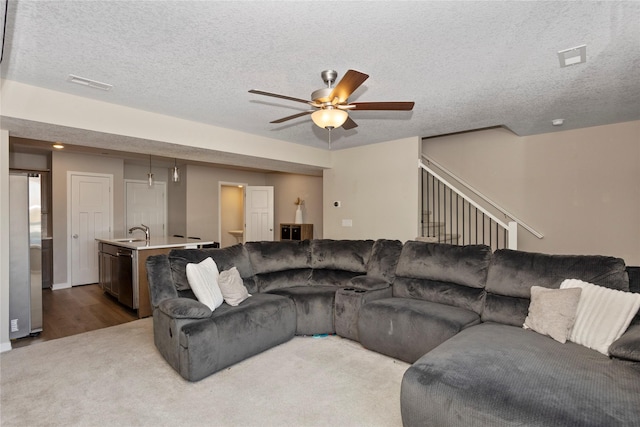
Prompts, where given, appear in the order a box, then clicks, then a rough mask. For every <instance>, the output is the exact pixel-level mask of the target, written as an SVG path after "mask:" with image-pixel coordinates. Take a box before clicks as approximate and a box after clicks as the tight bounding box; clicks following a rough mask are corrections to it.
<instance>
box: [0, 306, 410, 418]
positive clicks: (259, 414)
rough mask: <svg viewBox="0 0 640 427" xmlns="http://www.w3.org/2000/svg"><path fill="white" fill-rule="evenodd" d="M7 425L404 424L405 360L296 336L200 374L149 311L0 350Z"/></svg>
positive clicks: (3, 415)
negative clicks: (160, 338)
mask: <svg viewBox="0 0 640 427" xmlns="http://www.w3.org/2000/svg"><path fill="white" fill-rule="evenodd" d="M0 362H1V365H0V367H1V371H0V394H1V400H0V403H1V406H0V412H1V415H0V424H1V425H2V426H3V427H8V426H45V425H51V426H146V425H149V426H400V425H401V424H402V422H401V418H400V381H401V379H402V374H403V373H404V371H405V370H406V369H407V368H408V366H409V365H408V364H406V363H404V362H400V361H397V360H395V359H391V358H388V357H386V356H382V355H380V354H377V353H374V352H371V351H368V350H365V349H364V348H363V347H362V346H360V344H358V343H356V342H353V341H350V340H347V339H342V338H340V337H337V336H331V337H327V338H311V337H296V338H294V339H293V340H291V341H289V342H287V343H285V344H282V345H280V346H277V347H275V348H272V349H270V350H268V351H266V352H264V353H261V354H259V355H257V356H254V357H252V358H249V359H247V360H245V361H243V362H241V363H239V364H236V365H234V366H232V367H230V368H228V369H226V370H223V371H221V372H218V373H216V374H214V375H212V376H210V377H208V378H205V379H204V380H202V381H200V382H197V383H190V382H188V381H185V380H183V379H182V377H180V376H179V375H178V374H177V373H176V372H175V371H173V369H171V368H170V367H169V365H168V364H167V363H166V362H165V361H164V359H163V358H162V357H161V356H160V354H159V353H158V352H157V350H156V348H155V346H154V345H153V337H152V323H151V319H143V320H136V321H134V322H131V323H127V324H124V325H119V326H114V327H111V328H106V329H101V330H98V331H93V332H88V333H84V334H80V335H74V336H71V337H67V338H62V339H58V340H53V341H46V342H42V343H37V344H32V345H30V346H27V347H23V348H17V349H14V350H11V351H9V352H5V353H3V354H1V355H0Z"/></svg>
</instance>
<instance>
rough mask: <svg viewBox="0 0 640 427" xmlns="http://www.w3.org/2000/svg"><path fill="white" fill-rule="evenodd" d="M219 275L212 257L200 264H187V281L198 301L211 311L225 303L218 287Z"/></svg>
mask: <svg viewBox="0 0 640 427" xmlns="http://www.w3.org/2000/svg"><path fill="white" fill-rule="evenodd" d="M218 275H219V273H218V266H217V265H216V262H215V261H214V260H213V259H212V258H211V257H209V258H207V259H205V260H204V261H202V262H200V263H198V264H195V263H189V264H187V281H188V282H189V286H190V287H191V290H192V291H193V293H194V294H195V295H196V298H198V301H200V302H201V303H203V304H204V305H206V306H207V307H209V308H210V309H211V311H213V310H215V309H216V308H218V307H220V306H221V305H222V303H223V302H224V299H223V297H222V292H220V287H219V286H218Z"/></svg>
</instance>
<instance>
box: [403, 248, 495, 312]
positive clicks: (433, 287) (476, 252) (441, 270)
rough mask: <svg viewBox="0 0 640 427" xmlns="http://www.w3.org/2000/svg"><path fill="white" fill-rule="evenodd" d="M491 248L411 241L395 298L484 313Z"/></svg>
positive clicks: (404, 249) (406, 249) (404, 252)
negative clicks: (415, 299) (418, 300)
mask: <svg viewBox="0 0 640 427" xmlns="http://www.w3.org/2000/svg"><path fill="white" fill-rule="evenodd" d="M490 261H491V249H490V248H489V247H488V246H485V245H467V246H455V245H448V244H442V243H427V242H416V241H408V242H406V243H405V244H404V246H403V248H402V252H401V253H400V259H399V260H398V266H397V268H396V278H395V281H394V282H393V296H394V297H400V298H417V299H423V300H425V301H431V302H436V303H440V304H447V305H452V306H455V307H460V308H465V309H467V310H471V311H474V312H476V313H478V314H480V313H481V312H482V307H483V300H484V287H485V283H486V280H487V270H488V267H489V262H490Z"/></svg>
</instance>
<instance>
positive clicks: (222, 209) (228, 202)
mask: <svg viewBox="0 0 640 427" xmlns="http://www.w3.org/2000/svg"><path fill="white" fill-rule="evenodd" d="M246 186H247V184H246V183H239V182H236V183H234V182H220V183H219V189H218V222H219V227H218V236H219V239H220V247H221V248H226V247H228V246H233V245H235V244H236V243H244V189H245V188H246Z"/></svg>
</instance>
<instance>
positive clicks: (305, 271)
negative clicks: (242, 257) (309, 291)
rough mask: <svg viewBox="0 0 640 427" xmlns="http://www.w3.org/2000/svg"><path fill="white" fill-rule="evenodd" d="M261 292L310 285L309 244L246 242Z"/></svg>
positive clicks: (294, 242) (301, 242) (306, 242)
mask: <svg viewBox="0 0 640 427" xmlns="http://www.w3.org/2000/svg"><path fill="white" fill-rule="evenodd" d="M245 248H246V249H247V253H248V254H249V260H250V261H251V265H252V266H253V271H254V273H255V282H256V286H257V287H258V291H259V292H267V291H271V290H274V289H280V288H288V287H292V286H304V285H308V284H309V280H310V278H311V249H310V243H309V241H308V240H303V241H300V242H297V241H283V242H247V243H246V244H245Z"/></svg>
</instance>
